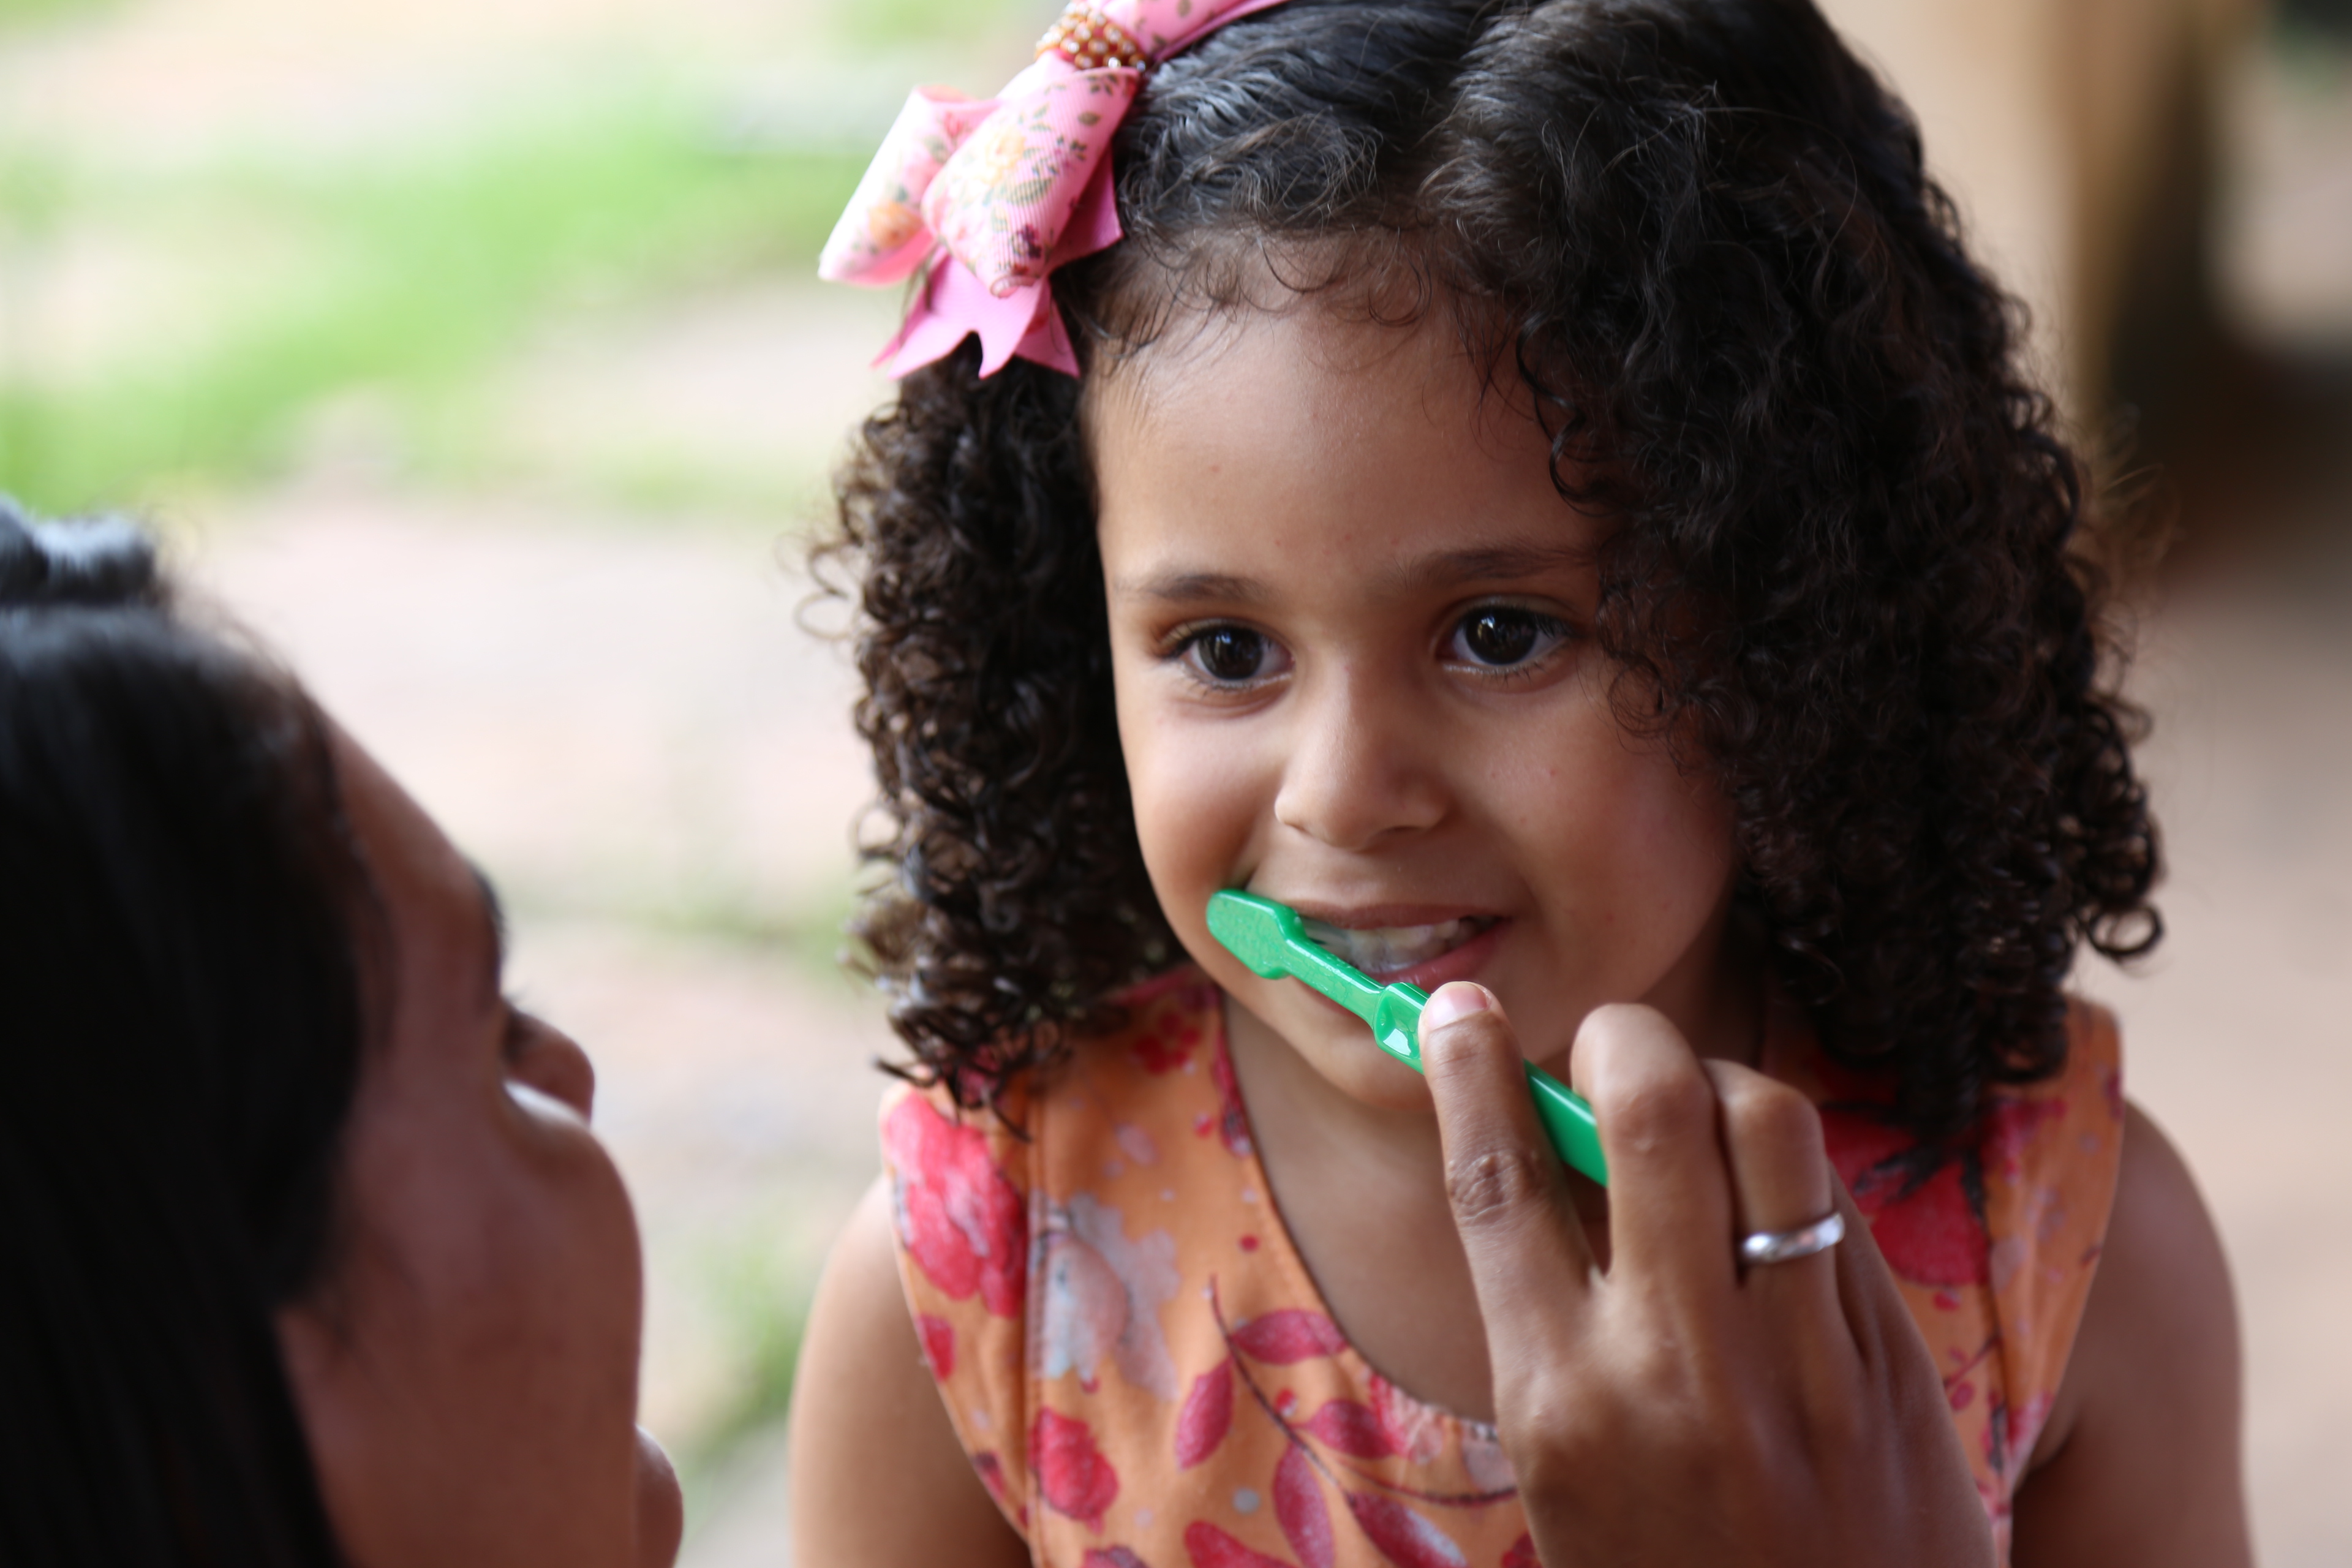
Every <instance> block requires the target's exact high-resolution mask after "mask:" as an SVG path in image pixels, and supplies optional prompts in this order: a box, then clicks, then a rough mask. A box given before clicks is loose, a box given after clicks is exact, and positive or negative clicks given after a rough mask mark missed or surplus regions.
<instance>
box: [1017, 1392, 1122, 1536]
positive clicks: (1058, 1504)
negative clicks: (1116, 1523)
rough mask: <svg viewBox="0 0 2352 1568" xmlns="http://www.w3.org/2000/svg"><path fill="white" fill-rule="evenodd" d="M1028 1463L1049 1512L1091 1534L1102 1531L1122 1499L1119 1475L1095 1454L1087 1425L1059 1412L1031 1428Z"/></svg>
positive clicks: (1041, 1416) (1045, 1414) (1040, 1417)
mask: <svg viewBox="0 0 2352 1568" xmlns="http://www.w3.org/2000/svg"><path fill="white" fill-rule="evenodd" d="M1029 1462H1030V1463H1031V1464H1032V1465H1034V1466H1035V1467H1036V1469H1037V1489H1038V1490H1039V1491H1041V1492H1043V1493H1044V1494H1045V1506H1046V1507H1048V1508H1050V1509H1052V1510H1054V1511H1055V1513H1058V1514H1062V1515H1064V1516H1066V1517H1067V1518H1070V1519H1075V1520H1076V1521H1078V1522H1079V1523H1081V1524H1083V1525H1085V1526H1087V1528H1088V1529H1090V1530H1100V1529H1101V1528H1102V1516H1103V1510H1105V1509H1107V1508H1108V1507H1109V1506H1110V1505H1111V1503H1112V1502H1113V1501H1114V1500H1117V1499H1118V1471H1116V1470H1114V1469H1112V1468H1111V1467H1110V1461H1109V1460H1108V1459H1106V1458H1103V1457H1102V1454H1101V1452H1100V1451H1099V1450H1098V1449H1097V1448H1096V1447H1095V1435H1094V1433H1093V1432H1092V1431H1091V1430H1090V1429H1089V1428H1088V1427H1087V1424H1086V1423H1085V1422H1083V1421H1073V1420H1071V1419H1070V1418H1069V1417H1068V1416H1066V1415H1063V1414H1061V1413H1060V1412H1059V1411H1056V1410H1040V1411H1039V1412H1037V1419H1036V1421H1035V1423H1034V1425H1032V1426H1031V1427H1030V1428H1029Z"/></svg>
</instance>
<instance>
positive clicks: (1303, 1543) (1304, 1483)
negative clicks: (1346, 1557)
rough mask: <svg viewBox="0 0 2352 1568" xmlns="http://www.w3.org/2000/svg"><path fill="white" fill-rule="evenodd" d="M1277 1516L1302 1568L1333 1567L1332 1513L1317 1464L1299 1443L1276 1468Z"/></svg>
mask: <svg viewBox="0 0 2352 1568" xmlns="http://www.w3.org/2000/svg"><path fill="white" fill-rule="evenodd" d="M1274 1517H1275V1518H1276V1520H1277V1521H1280V1523H1281V1525H1282V1538H1283V1539H1284V1540H1285V1541H1287V1542H1290V1549H1291V1550H1292V1551H1293V1552H1297V1553H1298V1563H1299V1568H1331V1564H1332V1560H1333V1557H1334V1547H1333V1542H1332V1540H1331V1510H1330V1509H1329V1508H1328V1506H1327V1505H1326V1504H1325V1503H1324V1501H1323V1483H1322V1482H1321V1481H1319V1480H1318V1479H1316V1475H1315V1466H1314V1464H1313V1463H1312V1462H1311V1461H1310V1460H1309V1459H1308V1458H1307V1450H1306V1449H1304V1448H1302V1447H1298V1446H1297V1444H1292V1445H1291V1446H1290V1447H1286V1448H1285V1449H1284V1450H1283V1451H1282V1460H1281V1462H1280V1463H1279V1464H1277V1465H1276V1466H1275V1467H1274Z"/></svg>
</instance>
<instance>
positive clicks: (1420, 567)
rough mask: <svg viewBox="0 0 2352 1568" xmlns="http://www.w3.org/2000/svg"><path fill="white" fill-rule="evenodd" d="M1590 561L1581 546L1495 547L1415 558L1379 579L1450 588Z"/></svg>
mask: <svg viewBox="0 0 2352 1568" xmlns="http://www.w3.org/2000/svg"><path fill="white" fill-rule="evenodd" d="M1591 557H1592V552H1591V549H1590V548H1589V547H1588V546H1585V545H1581V544H1573V543H1559V544H1498V545H1492V546H1488V547H1486V548H1483V549H1477V550H1448V551H1444V552H1440V553H1438V554H1434V555H1423V556H1419V557H1416V558H1415V559H1413V560H1411V561H1408V562H1405V563H1402V565H1399V566H1396V567H1394V568H1392V569H1391V570H1390V571H1389V572H1387V573H1384V574H1382V577H1383V581H1384V583H1385V584H1386V585H1387V586H1389V587H1391V588H1396V589H1410V588H1451V587H1455V586H1458V585H1460V584H1464V583H1491V582H1496V581H1500V582H1506V583H1507V582H1513V581H1516V580H1517V579H1519V578H1522V577H1540V576H1542V575H1543V574H1546V573H1548V572H1557V571H1559V570H1560V569H1561V568H1563V567H1574V566H1581V565H1584V564H1586V563H1589V562H1590V561H1591Z"/></svg>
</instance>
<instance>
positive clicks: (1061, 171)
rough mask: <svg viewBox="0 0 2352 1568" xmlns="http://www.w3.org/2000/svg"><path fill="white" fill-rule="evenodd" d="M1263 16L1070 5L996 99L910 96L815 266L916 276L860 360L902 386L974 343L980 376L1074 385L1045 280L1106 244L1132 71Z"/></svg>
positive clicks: (850, 277)
mask: <svg viewBox="0 0 2352 1568" xmlns="http://www.w3.org/2000/svg"><path fill="white" fill-rule="evenodd" d="M1279 3H1280V0H1104V3H1103V4H1089V3H1087V0H1074V3H1073V4H1072V5H1071V6H1070V8H1069V9H1068V10H1066V11H1065V12H1064V13H1063V14H1062V18H1061V20H1060V21H1058V22H1056V23H1055V24H1054V26H1053V27H1052V28H1051V29H1050V30H1048V31H1047V33H1046V34H1045V38H1044V39H1043V40H1042V41H1041V42H1040V43H1039V44H1038V46H1037V59H1036V63H1035V64H1034V65H1032V66H1031V67H1030V68H1028V69H1026V70H1024V71H1023V72H1022V73H1021V74H1020V75H1019V76H1016V77H1014V78H1013V79H1012V80H1011V81H1010V82H1008V83H1006V84H1005V88H1004V90H1003V92H1002V93H1000V94H999V95H998V96H997V97H995V98H993V99H986V100H974V99H968V98H966V97H964V96H963V95H962V94H961V93H959V92H956V91H954V90H952V89H948V88H940V87H919V88H917V89H915V90H914V92H913V94H912V95H911V96H909V97H908V100H907V107H906V108H905V109H903V110H899V113H898V123H897V124H895V125H893V126H891V128H890V134H889V135H888V136H887V137H885V138H884V139H883V142H882V150H881V151H880V152H878V153H876V154H875V155H874V163H873V165H872V166H871V167H869V168H868V169H867V170H866V177H865V178H864V179H862V180H860V181H859V182H858V184H857V194H856V195H854V196H852V197H851V198H850V201H849V209H848V210H847V211H846V212H845V213H843V214H842V215H841V221H840V222H839V223H838V224H836V225H835V226H834V230H833V237H832V238H831V239H829V240H827V241H826V242H825V247H824V255H823V256H822V257H820V258H818V261H817V268H816V269H817V276H818V277H820V278H824V279H828V280H830V281H832V282H835V283H859V284H864V285H866V286H867V287H871V288H880V287H885V286H887V285H889V284H892V283H897V282H899V281H900V280H902V279H906V278H908V277H911V276H913V275H914V274H915V273H916V272H917V271H921V272H922V273H923V279H922V281H921V283H920V284H919V286H918V287H917V289H916V290H915V294H914V299H913V301H912V303H911V304H910V305H909V306H908V310H907V320H906V321H905V323H904V324H903V325H901V326H900V327H899V329H898V336H897V337H895V338H892V339H891V340H890V342H889V344H888V346H887V347H886V348H884V349H883V351H882V353H881V354H880V356H879V357H878V358H877V359H876V361H875V363H876V364H877V365H878V366H879V367H881V368H882V369H883V370H884V371H886V372H887V373H888V374H891V375H893V376H899V375H904V374H907V373H908V371H910V370H914V369H916V368H918V367H919V366H921V365H926V364H929V363H931V362H932V361H933V360H936V359H940V358H942V357H944V356H945V355H947V354H948V353H950V352H952V351H953V350H954V348H955V346H956V345H957V344H958V343H961V342H963V340H964V335H965V334H966V333H968V332H978V333H979V334H980V344H981V365H980V374H982V375H993V374H996V372H997V371H999V370H1000V369H1002V368H1003V365H1004V362H1005V361H1007V360H1009V359H1012V358H1013V357H1014V356H1015V355H1018V356H1020V357H1021V358H1023V359H1029V360H1034V361H1036V362H1037V363H1039V364H1044V365H1051V366H1052V367H1053V368H1054V369H1055V370H1060V371H1066V372H1068V373H1069V374H1072V375H1076V374H1078V359H1077V355H1076V353H1075V352H1073V350H1072V348H1071V346H1070V337H1069V333H1068V332H1067V331H1065V330H1064V328H1063V326H1062V316H1061V312H1060V311H1058V310H1055V309H1054V300H1053V293H1052V289H1051V288H1050V286H1049V285H1048V284H1047V282H1046V279H1047V277H1048V276H1049V275H1050V274H1051V273H1052V272H1053V270H1054V268H1056V267H1059V266H1061V265H1063V264H1064V263H1065V262H1069V261H1076V259H1077V258H1080V257H1082V256H1090V255H1092V254H1093V253H1094V252H1096V251H1097V250H1100V249H1102V248H1103V247H1105V246H1108V245H1109V244H1111V243H1112V242H1113V241H1115V240H1117V239H1118V237H1119V227H1118V210H1117V208H1116V207H1115V206H1114V205H1113V203H1112V200H1111V169H1110V157H1109V151H1110V139H1111V135H1112V133H1113V132H1116V131H1117V130H1118V125H1119V121H1122V120H1124V119H1125V118H1126V117H1127V111H1128V109H1129V106H1130V105H1132V104H1133V103H1134V101H1135V95H1136V93H1137V91H1138V90H1139V89H1140V88H1141V87H1142V85H1143V73H1144V72H1145V71H1146V70H1147V69H1149V68H1150V67H1151V66H1152V65H1154V64H1157V63H1158V62H1159V61H1160V60H1164V59H1166V58H1168V57H1169V56H1170V55H1171V54H1174V53H1175V52H1176V51H1177V50H1179V49H1181V48H1182V47H1185V46H1186V45H1187V44H1190V43H1192V41H1193V40H1195V39H1197V38H1199V37H1202V35H1203V34H1206V33H1209V32H1212V31H1213V30H1215V29H1216V28H1218V27H1220V26H1223V25H1224V24H1225V23H1227V22H1230V21H1232V20H1234V18H1235V17H1237V16H1247V15H1248V14H1249V13H1251V12H1253V11H1263V10H1265V9H1266V8H1267V7H1268V6H1270V5H1277V4H1279Z"/></svg>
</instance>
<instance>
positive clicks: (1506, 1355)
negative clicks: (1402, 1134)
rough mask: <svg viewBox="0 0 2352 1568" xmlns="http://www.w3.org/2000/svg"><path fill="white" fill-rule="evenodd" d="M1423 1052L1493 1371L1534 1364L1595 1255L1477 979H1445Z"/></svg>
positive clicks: (1513, 1046)
mask: <svg viewBox="0 0 2352 1568" xmlns="http://www.w3.org/2000/svg"><path fill="white" fill-rule="evenodd" d="M1421 1056H1422V1065H1423V1070H1424V1071H1425V1072H1426V1073H1427V1075H1428V1078H1429V1093H1430V1098H1431V1099H1432V1100H1434V1101H1435V1102H1436V1106H1437V1131H1438V1135H1439V1137H1440V1138H1441V1139H1442V1140H1443V1142H1444V1149H1445V1191H1446V1196H1447V1198H1448V1199H1449V1200H1450V1201H1451V1203H1452V1205H1453V1207H1454V1226H1455V1228H1456V1229H1458V1230H1459V1231H1460V1232H1461V1234H1462V1247H1463V1250H1464V1251H1465V1253H1467V1254H1468V1255H1469V1258H1470V1277H1471V1279H1472V1281H1473V1283H1474V1284H1475V1286H1476V1288H1477V1292H1478V1310H1479V1315H1480V1316H1481V1317H1483V1318H1484V1319H1485V1320H1486V1337H1487V1345H1488V1349H1489V1353H1490V1355H1491V1356H1492V1358H1493V1361H1494V1364H1495V1368H1496V1375H1497V1377H1498V1379H1499V1378H1500V1376H1501V1375H1502V1373H1503V1371H1504V1369H1505V1368H1506V1367H1507V1366H1509V1365H1511V1364H1513V1363H1515V1362H1518V1361H1520V1360H1521V1359H1522V1358H1534V1360H1535V1364H1538V1365H1541V1364H1544V1363H1545V1362H1546V1361H1547V1360H1548V1359H1549V1357H1550V1347H1552V1346H1554V1345H1556V1344H1557V1343H1558V1342H1559V1339H1560V1337H1561V1336H1562V1334H1563V1333H1564V1332H1565V1331H1566V1324H1567V1322H1568V1321H1569V1320H1570V1318H1571V1317H1572V1316H1573V1314H1574V1312H1575V1311H1576V1310H1577V1309H1578V1308H1579V1307H1580V1306H1581V1305H1582V1304H1583V1303H1584V1301H1585V1300H1586V1299H1587V1297H1588V1295H1589V1293H1590V1290H1591V1278H1592V1269H1593V1263H1592V1253H1591V1248H1589V1247H1586V1246H1585V1242H1584V1227H1583V1225H1582V1224H1581V1222H1580V1221H1579V1220H1578V1218H1577V1216H1576V1209H1575V1205H1574V1204H1573V1203H1572V1202H1571V1201H1570V1197H1569V1190H1568V1177H1567V1167H1566V1166H1564V1165H1562V1164H1561V1163H1560V1161H1559V1155H1558V1154H1556V1153H1554V1152H1552V1148H1551V1144H1550V1142H1549V1140H1547V1139H1546V1138H1545V1137H1544V1134H1543V1130H1542V1127H1541V1126H1540V1125H1539V1124H1538V1122H1537V1121H1536V1112H1535V1104H1534V1102H1533V1101H1532V1100H1530V1099H1529V1098H1528V1081H1527V1066H1526V1058H1524V1057H1522V1056H1521V1055H1520V1054H1519V1044H1518V1037H1517V1035H1516V1034H1515V1033H1514V1032H1513V1030H1512V1028H1511V1024H1510V1020H1509V1019H1508V1018H1507V1017H1505V1016H1504V1015H1503V1012H1502V1008H1501V1006H1500V1005H1499V1004H1497V1003H1496V1000H1495V998H1494V996H1493V994H1492V993H1490V992H1488V991H1487V990H1486V988H1485V987H1484V986H1481V985H1474V984H1470V983H1469V982H1467V981H1455V982H1454V983H1453V984H1449V985H1444V986H1440V987H1439V988H1438V992H1437V994H1436V995H1434V996H1433V997H1431V998H1430V1001H1429V1005H1428V1006H1427V1007H1426V1008H1425V1009H1424V1010H1423V1013H1422V1016H1421Z"/></svg>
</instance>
